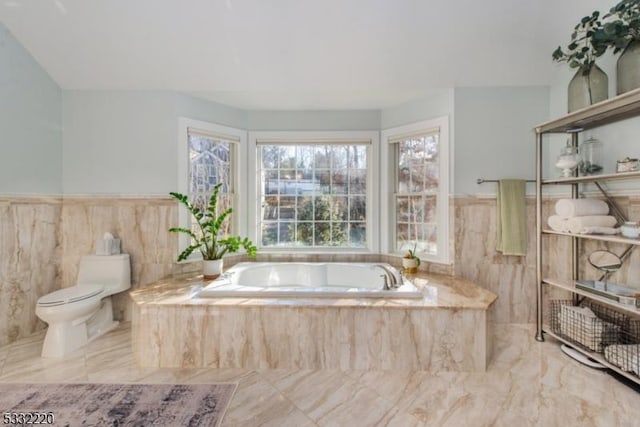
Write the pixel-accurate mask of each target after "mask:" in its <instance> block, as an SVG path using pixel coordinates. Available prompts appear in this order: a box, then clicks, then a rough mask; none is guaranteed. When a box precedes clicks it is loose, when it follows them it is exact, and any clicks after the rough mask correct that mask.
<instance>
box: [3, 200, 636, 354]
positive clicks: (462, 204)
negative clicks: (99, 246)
mask: <svg viewBox="0 0 640 427" xmlns="http://www.w3.org/2000/svg"><path fill="white" fill-rule="evenodd" d="M617 200H618V202H619V204H620V205H621V207H622V208H623V210H626V211H627V212H628V213H629V216H630V218H632V219H635V220H640V197H633V198H629V197H619V198H617ZM553 203H555V200H553V199H552V200H550V201H548V202H546V203H545V205H544V215H543V218H546V217H547V215H548V212H551V210H552V207H553ZM451 207H452V209H451V211H452V215H451V233H450V235H451V239H452V245H451V251H452V259H453V260H454V263H453V264H452V265H450V266H447V265H438V264H427V263H424V265H423V266H422V268H421V269H422V270H424V271H429V272H436V273H445V274H452V273H454V272H455V274H456V275H459V276H461V277H464V278H466V279H469V280H472V281H474V282H476V283H477V284H479V285H480V286H483V287H485V288H486V289H489V290H491V291H493V292H495V293H496V294H498V301H496V303H495V305H494V311H493V313H492V316H493V320H494V321H495V322H497V323H531V322H533V321H534V320H535V199H534V198H529V199H528V200H527V214H528V229H529V236H530V239H529V246H528V252H527V256H526V257H511V256H502V255H501V254H499V253H498V252H496V251H495V216H496V214H495V207H496V203H495V198H478V197H461V198H455V199H453V200H452V201H451ZM0 213H1V216H0V245H1V246H0V255H1V256H0V345H2V344H6V343H8V342H11V341H14V340H15V339H17V338H18V337H22V336H26V335H29V334H30V333H32V332H33V331H35V330H37V329H42V328H43V327H44V326H45V325H44V324H43V323H42V322H40V321H38V320H37V318H36V316H35V303H36V301H37V299H38V298H39V297H40V296H42V295H44V294H46V293H48V292H51V291H52V290H55V289H59V288H60V287H66V286H71V285H73V284H74V282H75V277H76V274H77V267H78V262H79V259H80V256H82V255H83V254H88V253H92V252H93V251H94V247H93V245H94V241H95V239H97V238H99V237H101V236H102V234H103V233H104V232H105V231H109V232H111V233H113V234H115V235H116V236H117V237H119V238H121V239H122V249H123V252H127V253H129V254H130V255H131V261H132V272H133V274H132V276H133V277H132V281H133V283H132V287H133V288H134V289H135V288H138V287H143V286H145V285H146V284H149V283H152V282H155V281H156V280H158V279H160V278H161V277H164V276H166V275H169V274H172V273H175V272H179V271H182V270H185V269H197V268H198V266H197V264H190V265H181V266H178V265H177V264H175V262H174V261H175V255H176V253H177V247H176V245H177V239H176V236H174V235H172V234H170V233H168V232H167V230H168V228H169V227H171V226H173V225H174V224H175V222H176V221H177V206H176V205H175V203H174V202H173V201H172V200H170V199H167V198H145V197H142V198H119V197H65V198H64V200H62V199H61V198H55V197H40V198H39V197H4V198H0ZM543 245H544V248H545V250H544V253H545V258H544V263H545V269H544V275H545V277H546V276H553V277H561V278H562V277H565V278H569V277H570V276H569V271H568V269H567V268H566V266H567V265H568V264H567V263H568V260H569V253H570V246H569V239H566V238H562V237H555V236H551V237H546V238H545V240H544V241H543ZM594 245H595V246H604V247H606V246H607V245H606V244H602V243H594V242H589V243H588V244H587V246H585V247H583V251H584V252H585V253H587V252H589V251H590V250H592V248H593V247H595V246H594ZM610 247H611V248H612V249H614V250H615V251H617V252H618V253H620V252H621V250H622V249H623V247H621V246H620V245H610ZM301 257H302V258H308V257H306V256H303V255H294V256H293V258H292V256H291V255H290V254H288V255H266V254H261V255H260V256H259V260H274V261H275V260H286V259H300V258H301ZM312 258H313V259H316V258H317V259H323V260H328V261H331V260H334V261H340V260H349V259H352V258H353V260H356V259H357V260H372V259H373V258H376V260H383V261H387V262H390V263H392V264H395V265H399V259H398V258H394V257H385V256H383V257H382V258H380V257H379V256H377V255H366V256H364V257H363V256H359V257H358V256H355V257H354V256H345V255H333V256H324V257H320V256H316V257H312ZM239 259H242V257H239V258H238V257H236V258H235V259H234V258H232V259H230V260H229V261H230V263H233V262H236V261H237V260H239ZM582 262H583V264H584V260H583V261H582ZM590 268H591V267H585V274H592V275H593V274H594V272H593V271H591V272H589V269H590ZM563 275H564V276H563ZM585 277H586V276H585ZM587 278H591V277H587ZM612 280H616V281H618V282H619V283H623V282H632V283H633V282H635V283H637V282H640V251H635V252H634V253H633V255H632V256H631V258H630V260H629V261H628V262H627V264H626V265H625V268H624V269H623V271H622V272H620V273H618V275H617V276H614V277H612ZM638 285H640V283H638ZM114 307H115V314H116V317H117V318H120V319H129V317H130V308H131V305H130V301H129V298H128V295H126V294H123V295H119V296H117V297H115V298H114Z"/></svg>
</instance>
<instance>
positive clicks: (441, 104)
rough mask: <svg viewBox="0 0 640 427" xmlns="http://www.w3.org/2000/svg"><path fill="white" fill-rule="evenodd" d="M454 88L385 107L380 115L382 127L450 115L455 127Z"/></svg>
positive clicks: (451, 125)
mask: <svg viewBox="0 0 640 427" xmlns="http://www.w3.org/2000/svg"><path fill="white" fill-rule="evenodd" d="M453 94H454V90H453V89H441V90H438V91H435V92H434V93H433V94H431V96H428V97H426V98H423V99H418V100H414V101H410V102H406V103H403V104H400V105H397V106H394V107H389V108H385V109H383V110H382V112H381V115H380V129H383V130H384V129H389V128H392V127H396V126H402V125H406V124H410V123H416V122H420V121H423V120H427V119H434V118H437V117H442V116H449V118H450V123H449V126H450V127H451V128H453V123H452V120H453V102H454V98H453Z"/></svg>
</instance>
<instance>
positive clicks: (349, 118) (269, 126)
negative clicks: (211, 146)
mask: <svg viewBox="0 0 640 427" xmlns="http://www.w3.org/2000/svg"><path fill="white" fill-rule="evenodd" d="M247 129H248V130H250V131H275V130H287V131H338V130H379V129H380V110H345V111H255V110H252V111H249V112H248V123H247Z"/></svg>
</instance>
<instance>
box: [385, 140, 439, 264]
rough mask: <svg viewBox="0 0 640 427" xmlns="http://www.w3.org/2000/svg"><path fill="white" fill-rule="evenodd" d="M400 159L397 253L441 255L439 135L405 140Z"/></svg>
mask: <svg viewBox="0 0 640 427" xmlns="http://www.w3.org/2000/svg"><path fill="white" fill-rule="evenodd" d="M396 156H397V160H398V163H397V165H396V166H397V169H396V170H397V188H396V250H398V251H401V252H404V251H406V250H407V249H411V248H413V246H414V244H415V245H416V247H417V251H418V252H423V253H426V254H430V255H437V251H438V245H437V238H438V225H437V210H438V203H439V201H438V186H439V179H440V177H439V170H440V169H439V135H438V134H431V135H424V136H419V137H411V138H407V139H406V140H402V141H400V142H399V143H398V144H397V147H396Z"/></svg>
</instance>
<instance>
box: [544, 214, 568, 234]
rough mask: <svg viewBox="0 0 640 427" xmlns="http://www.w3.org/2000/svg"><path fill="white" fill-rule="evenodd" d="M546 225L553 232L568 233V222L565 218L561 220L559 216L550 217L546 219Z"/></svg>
mask: <svg viewBox="0 0 640 427" xmlns="http://www.w3.org/2000/svg"><path fill="white" fill-rule="evenodd" d="M547 224H549V227H551V229H552V230H553V231H562V232H565V233H566V232H568V231H569V220H568V219H567V218H562V217H561V216H560V215H551V216H550V217H549V218H547Z"/></svg>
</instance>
